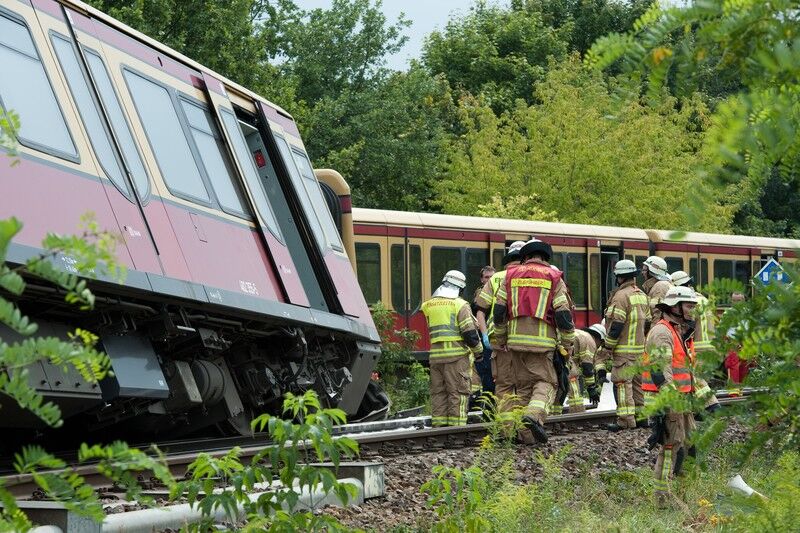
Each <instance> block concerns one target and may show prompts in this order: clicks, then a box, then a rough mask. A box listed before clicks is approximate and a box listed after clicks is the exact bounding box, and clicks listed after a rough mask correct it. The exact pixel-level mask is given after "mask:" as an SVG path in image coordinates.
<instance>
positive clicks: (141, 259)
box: [49, 6, 164, 275]
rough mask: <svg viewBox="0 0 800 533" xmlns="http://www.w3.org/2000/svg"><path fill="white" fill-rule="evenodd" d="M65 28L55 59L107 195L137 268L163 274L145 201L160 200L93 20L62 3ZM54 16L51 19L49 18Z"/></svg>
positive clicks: (54, 40)
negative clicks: (79, 118) (84, 130)
mask: <svg viewBox="0 0 800 533" xmlns="http://www.w3.org/2000/svg"><path fill="white" fill-rule="evenodd" d="M61 9H62V12H61V13H62V15H63V16H62V17H61V22H63V29H62V28H60V27H58V26H60V25H61V24H59V23H55V26H54V27H53V28H52V29H51V31H50V32H49V36H50V40H51V44H52V45H53V50H54V51H55V55H56V59H57V61H58V62H59V64H60V67H61V70H62V72H63V74H64V76H65V78H66V80H67V84H68V85H69V88H70V91H71V93H72V95H73V99H74V101H75V103H76V106H77V109H78V112H79V114H80V115H81V118H82V120H83V122H84V124H85V126H86V129H87V133H88V134H89V137H90V139H91V142H92V145H93V148H94V152H95V155H96V157H97V159H98V162H99V167H100V168H98V172H99V173H101V174H105V175H106V176H107V177H108V178H109V181H105V180H103V183H104V186H105V189H106V196H107V197H108V201H109V203H110V204H111V208H112V210H113V211H114V215H115V217H116V219H117V223H118V224H119V227H120V230H121V233H122V235H123V237H124V239H125V244H126V246H127V248H128V250H129V252H130V255H131V259H132V261H133V264H134V268H135V270H137V271H141V272H150V273H155V274H159V275H161V274H163V273H164V269H163V265H162V264H161V258H160V256H159V254H158V245H157V241H156V237H155V235H154V233H153V232H154V231H155V230H154V228H153V227H152V226H151V225H150V223H149V221H148V219H147V217H146V216H145V207H144V206H145V205H146V204H147V203H148V202H151V201H156V200H154V199H153V198H152V196H153V195H152V194H151V191H150V178H149V175H148V173H147V171H146V170H145V166H144V163H143V160H142V156H141V152H140V151H139V149H138V147H137V145H136V141H135V140H134V137H133V134H132V132H131V129H130V123H129V122H128V120H127V118H126V116H125V113H124V111H123V107H122V106H121V104H120V101H119V99H118V95H117V93H116V90H115V89H114V85H113V82H112V80H111V77H110V76H109V73H108V69H107V67H106V65H107V60H106V58H105V54H104V52H103V47H102V44H101V42H100V41H99V40H98V39H97V36H96V32H95V31H94V25H93V23H92V20H91V19H89V18H86V17H84V16H83V15H79V14H78V13H77V12H75V11H73V10H71V9H69V8H67V7H66V6H61ZM49 20H52V19H49Z"/></svg>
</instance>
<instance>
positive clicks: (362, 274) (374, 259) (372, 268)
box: [356, 242, 381, 305]
mask: <svg viewBox="0 0 800 533" xmlns="http://www.w3.org/2000/svg"><path fill="white" fill-rule="evenodd" d="M356 265H357V267H358V284H359V285H360V286H361V292H363V293H364V299H365V300H366V301H367V303H368V304H370V305H372V304H374V303H377V302H379V301H380V300H381V246H380V244H375V243H368V242H357V243H356Z"/></svg>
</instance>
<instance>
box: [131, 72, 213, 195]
mask: <svg viewBox="0 0 800 533" xmlns="http://www.w3.org/2000/svg"><path fill="white" fill-rule="evenodd" d="M125 79H126V81H127V82H128V88H129V89H130V93H131V96H132V97H133V101H134V103H135V104H136V111H137V112H138V113H139V119H140V120H141V121H142V126H144V131H145V133H146V134H147V139H148V141H149V142H150V148H151V149H152V150H153V154H154V155H155V156H156V161H157V162H158V167H159V168H160V169H161V174H162V175H163V177H164V182H165V183H166V184H167V187H169V188H170V190H171V191H172V192H173V193H174V194H175V195H176V196H182V197H186V198H187V199H189V200H193V201H200V202H202V203H204V204H208V203H209V202H210V197H209V195H208V191H207V190H206V186H205V184H204V183H203V178H202V176H201V175H200V169H199V168H198V166H197V163H196V162H195V159H194V155H193V154H192V149H191V147H190V145H189V140H188V139H187V138H186V135H185V133H184V130H183V127H182V126H181V121H180V118H179V117H178V113H177V110H176V109H175V106H174V105H173V102H172V98H171V97H170V94H169V92H168V91H167V89H165V88H164V87H162V86H161V85H158V84H157V83H154V82H152V81H150V80H148V79H146V78H143V77H142V76H140V75H138V74H135V73H133V72H131V71H129V70H126V71H125Z"/></svg>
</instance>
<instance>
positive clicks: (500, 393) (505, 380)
mask: <svg viewBox="0 0 800 533" xmlns="http://www.w3.org/2000/svg"><path fill="white" fill-rule="evenodd" d="M492 370H493V373H494V394H495V396H496V397H497V410H498V412H501V413H506V412H509V411H512V410H513V409H514V407H516V405H518V403H516V402H514V401H512V399H511V396H512V395H513V394H514V365H513V363H512V361H511V352H508V351H505V352H504V351H503V350H497V349H495V350H494V351H493V352H492Z"/></svg>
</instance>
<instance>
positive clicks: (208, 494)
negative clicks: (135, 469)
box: [170, 391, 358, 532]
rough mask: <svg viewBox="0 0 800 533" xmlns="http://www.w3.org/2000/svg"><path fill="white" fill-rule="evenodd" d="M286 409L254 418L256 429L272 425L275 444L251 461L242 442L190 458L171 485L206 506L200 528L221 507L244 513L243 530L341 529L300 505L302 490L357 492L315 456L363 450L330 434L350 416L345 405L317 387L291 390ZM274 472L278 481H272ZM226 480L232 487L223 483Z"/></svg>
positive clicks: (331, 457) (335, 459)
mask: <svg viewBox="0 0 800 533" xmlns="http://www.w3.org/2000/svg"><path fill="white" fill-rule="evenodd" d="M283 413H284V414H285V415H288V416H290V417H291V418H292V419H291V420H283V419H281V418H278V417H275V416H272V415H266V414H265V415H261V416H259V417H257V418H256V419H255V420H253V421H252V423H251V426H252V428H253V430H254V431H264V430H266V431H267V432H268V433H269V436H270V439H271V440H272V443H273V444H272V445H270V446H268V447H266V448H264V449H263V450H262V451H260V452H259V453H257V454H256V455H255V456H254V457H253V459H252V460H251V462H250V463H249V464H243V463H242V462H241V460H240V458H239V456H240V453H241V450H239V449H238V448H235V449H233V450H231V451H230V452H228V453H227V454H226V455H224V456H222V457H219V458H215V457H212V456H210V455H207V454H200V455H199V456H198V457H197V459H196V460H195V461H194V462H193V463H192V464H191V465H189V468H188V473H187V480H186V481H182V482H180V483H177V484H175V485H174V486H173V487H172V490H171V493H170V496H171V498H173V499H174V498H178V497H180V496H182V495H185V497H186V498H187V499H188V501H189V503H190V504H191V505H197V506H198V508H199V509H200V510H201V511H202V513H203V516H204V517H205V520H204V521H203V523H201V524H200V525H198V526H196V527H197V528H198V529H199V530H205V528H208V527H210V525H211V524H212V523H213V520H212V518H211V516H212V513H213V512H214V511H215V510H216V509H218V508H219V509H223V510H224V511H225V514H226V516H227V517H228V518H229V519H230V520H231V522H234V523H236V522H237V521H238V520H239V519H240V517H241V516H246V517H247V524H246V526H245V528H244V530H245V531H272V532H279V531H298V530H304V531H325V530H328V531H339V530H342V529H343V528H342V526H341V525H340V524H338V522H336V521H335V520H333V519H332V518H330V517H323V516H315V515H314V514H313V513H312V512H310V511H299V510H298V503H299V499H300V495H301V494H303V493H306V494H310V493H312V491H313V490H314V489H317V488H321V489H322V491H323V493H324V494H325V495H327V494H329V493H333V494H335V495H336V497H337V498H338V499H339V500H340V501H341V502H342V503H346V502H347V500H348V499H350V498H352V497H353V496H355V490H356V489H355V487H353V486H352V485H349V484H346V483H340V482H339V481H338V480H337V479H336V476H335V474H334V472H332V471H331V470H329V469H326V468H321V467H317V466H312V464H311V463H312V462H314V461H318V462H321V461H330V462H332V463H333V465H334V466H338V465H339V463H340V461H341V459H342V458H346V457H352V456H354V455H356V454H357V453H358V444H356V442H355V441H353V440H352V439H349V438H346V437H342V438H337V439H334V438H333V437H332V436H331V430H332V428H333V425H334V424H342V423H344V422H345V414H344V412H343V411H341V410H339V409H323V408H322V406H321V405H320V403H319V398H318V397H317V395H316V393H314V392H313V391H308V392H306V393H305V394H304V395H302V396H294V395H292V394H287V395H286V398H285V400H284V403H283ZM273 479H276V480H277V481H279V482H280V485H279V486H275V485H273ZM220 484H222V485H225V486H229V487H231V488H230V489H224V490H223V489H219V488H217V487H218V486H219V485H220ZM256 493H260V494H261V495H260V496H259V497H258V498H255V499H253V498H252V497H251V495H252V494H256ZM312 503H313V502H312ZM312 508H313V505H312ZM297 528H301V529H297Z"/></svg>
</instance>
